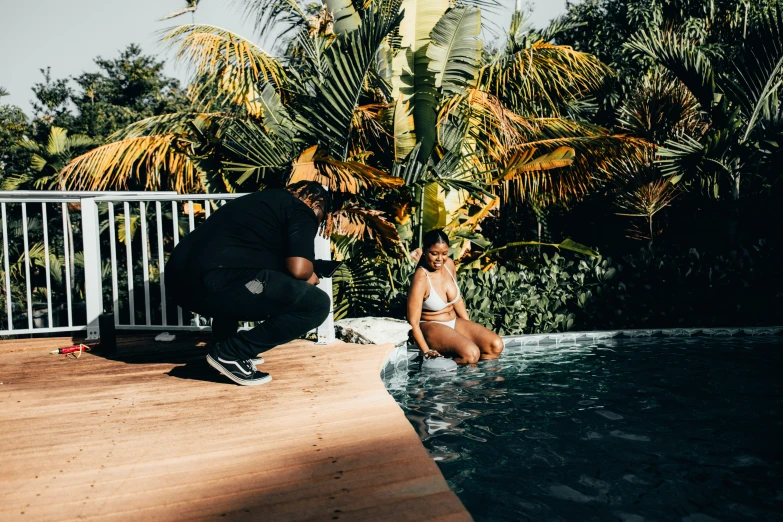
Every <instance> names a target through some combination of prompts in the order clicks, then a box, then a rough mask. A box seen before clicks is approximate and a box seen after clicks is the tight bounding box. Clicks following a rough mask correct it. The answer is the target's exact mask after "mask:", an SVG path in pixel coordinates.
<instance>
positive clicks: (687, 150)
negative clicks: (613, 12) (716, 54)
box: [627, 5, 783, 200]
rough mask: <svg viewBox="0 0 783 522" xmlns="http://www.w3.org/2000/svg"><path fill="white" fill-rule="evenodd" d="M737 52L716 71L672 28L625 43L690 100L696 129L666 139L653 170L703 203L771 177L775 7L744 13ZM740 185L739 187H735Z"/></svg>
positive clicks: (780, 35)
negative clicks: (694, 191)
mask: <svg viewBox="0 0 783 522" xmlns="http://www.w3.org/2000/svg"><path fill="white" fill-rule="evenodd" d="M747 12H749V13H750V19H749V20H747V21H746V22H745V23H744V24H743V27H742V29H740V28H739V27H738V28H737V30H742V31H743V33H744V34H745V37H744V44H743V47H742V48H741V49H740V50H739V52H738V53H736V55H734V56H725V57H722V58H723V59H724V60H725V61H726V62H727V64H728V66H727V67H726V68H725V69H716V68H715V67H714V66H713V64H712V61H711V58H710V57H709V56H708V54H707V53H706V51H705V50H704V49H703V48H702V47H701V46H700V44H699V42H698V41H694V40H693V39H691V38H689V37H688V36H687V35H686V34H684V33H683V34H681V33H677V32H675V31H674V30H669V31H662V30H653V31H647V32H640V33H639V34H638V35H637V36H636V37H635V38H634V39H633V40H631V41H630V42H629V43H628V44H627V45H628V47H629V48H630V49H632V50H634V51H636V52H637V53H639V54H641V55H644V56H647V57H649V58H651V59H653V60H655V62H657V63H658V64H660V65H661V66H662V67H664V68H665V69H666V70H668V71H669V73H670V74H671V75H672V76H673V77H674V78H676V80H677V82H678V83H679V84H680V85H682V86H684V88H685V89H687V91H688V92H689V93H690V95H691V96H692V97H693V98H694V99H695V100H697V101H698V108H699V114H700V116H701V118H702V120H703V123H704V125H702V128H701V129H699V130H698V132H692V133H683V134H681V135H679V136H676V137H672V138H671V139H669V140H667V141H666V142H665V144H664V146H663V147H661V148H660V150H659V156H660V169H661V171H662V172H663V174H665V175H668V176H670V179H671V181H672V182H673V183H680V182H681V183H684V184H685V185H686V186H694V187H700V188H701V189H702V190H703V191H704V192H705V193H706V194H708V195H710V196H711V197H715V198H718V197H721V196H725V195H729V196H730V197H731V198H732V199H733V200H737V199H739V197H740V195H741V193H742V192H743V191H744V190H750V191H751V192H753V191H757V190H759V189H760V188H762V187H763V186H768V185H770V184H774V182H775V181H777V180H776V179H770V177H771V176H775V177H779V174H778V171H779V169H778V168H776V162H775V159H776V158H779V157H780V150H781V149H780V146H779V142H778V141H776V140H777V139H778V137H779V136H780V135H781V134H783V105H781V103H780V100H779V97H780V94H781V86H782V85H783V83H782V82H781V80H780V77H781V72H783V6H780V5H775V6H773V7H769V8H766V9H753V10H750V8H748V11H747ZM743 185H744V186H745V187H746V189H744V190H743V189H742V187H743Z"/></svg>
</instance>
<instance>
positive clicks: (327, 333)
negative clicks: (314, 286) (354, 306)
mask: <svg viewBox="0 0 783 522" xmlns="http://www.w3.org/2000/svg"><path fill="white" fill-rule="evenodd" d="M330 243H331V242H330V241H329V239H328V238H326V237H324V236H322V235H320V234H319V235H317V236H315V258H316V259H327V260H329V259H332V250H331V248H330ZM318 288H320V289H321V290H323V291H324V292H326V295H328V296H329V315H328V316H327V317H326V321H324V322H323V324H322V325H321V326H319V327H318V330H317V333H318V342H317V344H329V343H331V342H332V341H334V297H333V296H332V278H331V277H329V278H326V277H325V278H323V279H321V282H320V283H318Z"/></svg>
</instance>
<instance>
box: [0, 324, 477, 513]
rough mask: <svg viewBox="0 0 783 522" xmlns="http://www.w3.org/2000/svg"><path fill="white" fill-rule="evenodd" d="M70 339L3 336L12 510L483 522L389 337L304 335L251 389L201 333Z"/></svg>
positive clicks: (3, 481) (7, 488)
mask: <svg viewBox="0 0 783 522" xmlns="http://www.w3.org/2000/svg"><path fill="white" fill-rule="evenodd" d="M70 342H71V340H70V339H69V338H56V339H46V340H35V342H33V343H31V344H30V345H25V346H14V345H13V342H11V341H2V342H0V363H1V365H0V382H3V384H2V385H0V424H1V425H2V426H3V430H2V431H0V459H2V462H3V468H4V472H3V473H2V474H0V519H1V520H17V519H18V520H71V519H101V520H138V519H139V518H142V517H143V518H144V519H145V520H147V519H148V520H183V519H216V518H220V519H221V520H225V519H226V518H230V519H236V520H373V521H375V520H425V519H426V520H455V521H456V520H470V516H469V515H468V514H467V512H466V511H465V509H464V507H463V506H462V504H461V503H460V501H459V499H458V498H457V497H456V495H454V493H453V492H451V491H450V490H449V489H448V486H447V484H446V483H445V481H444V480H443V477H442V475H441V474H440V471H439V470H438V468H437V465H436V464H435V463H434V462H433V461H432V460H431V459H430V458H429V456H428V455H427V452H426V450H425V449H424V448H423V446H422V445H421V443H420V441H419V439H418V437H417V435H416V433H415V431H414V430H413V428H412V427H411V425H410V423H409V422H408V421H407V420H406V418H405V416H404V414H403V412H402V410H401V409H400V408H399V407H398V406H397V404H396V403H395V402H394V400H393V399H392V397H391V396H389V394H388V393H387V392H386V390H385V389H384V386H383V383H382V382H381V380H380V377H379V369H380V364H381V362H382V361H383V359H384V358H385V355H386V354H387V353H388V351H389V350H390V348H391V347H390V346H388V345H386V346H366V345H365V346H357V345H347V344H343V343H336V344H335V345H333V346H329V347H320V346H315V345H313V344H312V343H307V342H303V341H298V342H295V343H291V344H289V345H286V346H282V347H278V348H275V349H274V350H271V351H269V352H267V353H266V354H264V357H265V359H266V361H267V362H266V364H264V366H263V369H264V370H265V371H268V372H270V373H271V374H272V376H273V379H274V380H273V381H272V382H271V383H268V384H265V385H262V386H259V387H240V386H236V385H233V384H231V383H229V382H228V381H227V380H226V379H224V378H222V376H220V375H219V374H217V373H216V372H215V371H214V370H212V369H211V368H209V367H208V366H207V365H206V364H205V363H204V361H203V354H204V352H205V350H206V347H205V345H204V342H203V337H199V336H182V338H181V339H178V340H177V341H176V343H175V344H171V345H166V346H162V345H160V344H155V343H154V342H152V341H151V336H146V337H136V338H131V339H124V340H121V341H120V342H119V343H118V345H119V347H120V350H119V351H120V356H118V357H117V358H116V359H114V360H108V359H105V358H103V357H101V356H100V355H99V354H84V355H82V356H81V357H80V358H79V359H73V358H66V357H65V356H62V355H56V356H52V355H49V354H48V351H49V350H50V349H53V347H57V346H63V345H64V344H63V343H65V344H70ZM16 343H18V344H22V345H24V344H25V343H30V341H29V340H25V341H16Z"/></svg>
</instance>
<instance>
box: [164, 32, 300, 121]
mask: <svg viewBox="0 0 783 522" xmlns="http://www.w3.org/2000/svg"><path fill="white" fill-rule="evenodd" d="M161 41H162V42H163V43H165V44H167V45H168V46H170V47H176V48H177V59H178V60H181V61H185V62H188V63H189V64H190V66H191V68H192V70H193V71H194V79H195V81H193V82H192V83H191V89H190V96H191V98H192V99H193V100H194V101H196V102H197V103H198V104H199V105H200V106H201V107H203V108H204V109H205V110H209V109H210V108H211V107H212V106H213V105H214V104H215V103H230V104H233V105H237V106H240V107H243V108H244V110H246V111H247V113H248V114H250V115H251V116H256V117H260V116H261V107H260V106H259V105H258V102H257V101H256V99H257V98H258V97H259V95H260V93H259V91H258V88H257V85H258V83H259V82H274V83H275V84H276V85H279V86H283V85H285V83H286V77H285V71H284V69H283V66H282V64H281V63H280V61H279V60H277V59H276V58H274V57H272V56H270V55H269V54H267V53H266V52H264V51H263V50H262V49H261V48H260V47H258V46H257V45H256V44H254V43H253V42H251V41H249V40H247V39H245V38H243V37H242V36H239V35H238V34H236V33H233V32H231V31H228V30H226V29H223V28H221V27H217V26H214V25H197V24H188V25H182V26H180V27H176V28H174V29H172V30H170V31H168V32H167V33H165V34H164V35H163V36H162V38H161Z"/></svg>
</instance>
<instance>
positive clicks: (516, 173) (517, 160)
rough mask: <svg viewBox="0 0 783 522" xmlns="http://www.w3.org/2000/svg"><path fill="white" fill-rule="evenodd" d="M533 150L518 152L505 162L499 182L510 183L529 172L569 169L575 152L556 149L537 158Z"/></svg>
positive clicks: (566, 148)
mask: <svg viewBox="0 0 783 522" xmlns="http://www.w3.org/2000/svg"><path fill="white" fill-rule="evenodd" d="M534 155H535V149H526V150H519V151H517V152H515V153H514V154H513V155H512V156H511V157H510V158H509V159H508V161H507V162H506V165H505V168H504V169H503V171H502V172H501V174H500V177H499V179H498V180H499V181H510V180H512V179H517V178H519V177H520V176H524V175H525V174H528V173H531V172H542V171H545V170H551V169H557V168H562V167H569V166H571V164H573V162H574V156H575V152H574V149H572V148H570V147H558V148H557V149H555V150H553V151H552V152H550V153H549V154H544V155H541V156H538V157H535V158H534V157H533V156H534Z"/></svg>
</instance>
